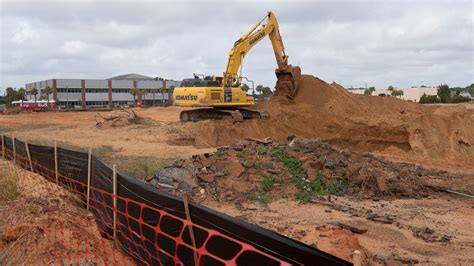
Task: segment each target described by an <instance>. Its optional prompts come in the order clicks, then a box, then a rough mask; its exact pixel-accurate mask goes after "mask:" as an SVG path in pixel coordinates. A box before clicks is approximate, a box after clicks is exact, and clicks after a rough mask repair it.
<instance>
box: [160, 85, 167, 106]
mask: <svg viewBox="0 0 474 266" xmlns="http://www.w3.org/2000/svg"><path fill="white" fill-rule="evenodd" d="M159 91H160V93H161V105H163V102H164V100H165V92H166V91H167V89H166V87H161V88H159Z"/></svg>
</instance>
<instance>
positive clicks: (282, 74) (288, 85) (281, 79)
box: [275, 65, 301, 99]
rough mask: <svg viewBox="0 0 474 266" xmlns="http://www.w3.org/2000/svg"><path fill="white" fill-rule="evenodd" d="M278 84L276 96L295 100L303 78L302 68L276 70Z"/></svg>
mask: <svg viewBox="0 0 474 266" xmlns="http://www.w3.org/2000/svg"><path fill="white" fill-rule="evenodd" d="M275 74H276V76H277V84H276V87H275V88H276V90H275V95H276V96H286V97H288V98H289V99H293V98H294V97H295V96H296V94H297V93H298V83H299V81H300V78H301V68H300V67H299V66H291V65H290V66H288V67H287V68H284V69H276V70H275Z"/></svg>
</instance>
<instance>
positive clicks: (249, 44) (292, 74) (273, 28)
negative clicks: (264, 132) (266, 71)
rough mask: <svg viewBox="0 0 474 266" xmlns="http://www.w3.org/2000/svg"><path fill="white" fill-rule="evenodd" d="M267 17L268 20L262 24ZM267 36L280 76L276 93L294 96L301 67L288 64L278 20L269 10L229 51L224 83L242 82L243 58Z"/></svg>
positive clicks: (227, 84) (230, 84) (278, 75)
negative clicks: (240, 70)
mask: <svg viewBox="0 0 474 266" xmlns="http://www.w3.org/2000/svg"><path fill="white" fill-rule="evenodd" d="M265 19H266V20H267V22H266V23H265V24H262V22H263V21H264V20H265ZM266 36H268V37H269V38H270V41H271V43H272V47H273V52H274V53H275V58H276V61H277V65H278V68H277V69H276V71H275V73H276V75H277V77H278V82H277V91H276V94H278V95H286V96H287V97H289V98H293V97H294V96H295V94H296V92H297V87H298V80H299V78H300V76H301V70H300V68H299V67H293V66H291V65H289V64H288V56H287V55H286V54H285V47H284V45H283V41H282V38H281V35H280V30H279V26H278V21H277V19H276V17H275V15H274V14H273V13H272V12H268V14H267V16H265V18H264V19H262V20H261V21H259V22H257V23H256V24H255V25H254V26H253V27H252V28H251V29H250V30H249V31H248V32H247V33H245V34H244V35H243V36H242V37H241V38H240V39H238V40H237V41H236V42H235V44H234V47H233V48H232V49H231V50H230V52H229V59H228V61H227V67H226V71H225V72H224V85H225V86H226V87H231V86H233V85H234V84H235V83H236V82H239V83H240V80H239V78H240V77H239V75H238V71H239V69H240V68H241V65H242V60H243V59H244V57H245V55H247V53H248V52H250V50H251V49H252V48H253V47H254V46H255V45H257V44H258V43H259V42H260V41H261V40H263V39H264V38H265V37H266Z"/></svg>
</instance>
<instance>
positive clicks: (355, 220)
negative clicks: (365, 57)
mask: <svg viewBox="0 0 474 266" xmlns="http://www.w3.org/2000/svg"><path fill="white" fill-rule="evenodd" d="M442 108H445V107H436V109H439V110H438V111H437V112H444V111H443V110H441V109H442ZM446 108H453V107H446ZM456 108H459V107H456ZM466 108H471V106H468V107H466ZM180 110H182V109H181V108H178V107H168V108H150V109H144V110H137V112H138V113H139V115H140V116H142V117H146V118H150V119H152V120H153V121H154V123H153V125H140V124H137V125H135V124H132V125H129V126H126V127H118V128H112V127H111V128H97V127H96V126H95V124H96V122H95V119H94V117H95V115H96V113H94V112H68V113H57V112H52V113H23V114H19V115H0V133H3V134H9V135H10V134H14V135H15V136H16V137H18V138H20V139H23V140H28V141H29V142H31V143H38V144H45V145H46V144H47V145H52V143H53V140H56V141H58V144H59V145H60V146H65V147H73V148H75V149H87V148H89V147H92V148H93V149H94V150H95V151H97V152H100V153H101V154H103V155H104V156H105V157H106V158H108V159H109V160H111V161H114V160H116V161H117V162H118V163H120V162H122V163H123V164H119V168H122V169H123V168H127V167H129V166H130V165H134V164H136V161H135V160H138V159H139V158H143V157H147V158H153V159H154V160H156V161H159V162H161V161H164V162H166V163H169V162H171V161H173V160H174V159H177V158H189V157H190V156H192V155H194V154H202V153H206V152H214V151H215V147H212V145H208V147H203V146H205V145H196V140H195V139H194V136H192V135H190V134H189V133H188V132H187V131H186V130H187V129H189V128H191V130H192V128H193V127H197V126H199V125H200V123H192V124H183V123H180V122H178V114H179V111H180ZM108 114H109V113H108V112H103V113H102V115H104V116H106V115H108ZM209 123H213V122H212V121H207V122H205V124H209ZM216 123H218V124H219V123H222V122H216ZM225 123H226V122H225ZM245 123H247V122H245ZM252 123H254V122H252ZM214 130H219V128H216V129H214ZM212 133H213V132H208V134H210V135H212ZM227 133H229V132H227ZM238 135H240V133H239V134H238ZM219 144H225V143H219ZM342 146H344V145H342ZM347 146H348V147H350V144H348V145H347ZM355 146H356V147H355V149H358V150H361V149H362V150H363V147H361V146H358V145H355ZM368 151H370V152H372V153H376V154H382V155H383V156H385V157H386V158H390V159H394V160H398V161H409V162H414V163H418V164H423V165H425V166H433V167H437V168H438V169H439V168H450V169H452V168H457V169H456V170H457V171H461V172H463V173H471V174H472V173H473V171H472V169H473V167H467V165H466V162H465V161H457V162H456V161H448V162H447V163H446V164H445V166H446V165H447V166H449V167H443V165H442V164H441V163H440V161H439V160H438V159H437V158H434V159H433V160H430V158H429V157H427V156H424V155H420V156H416V154H415V155H414V154H410V155H409V156H406V153H403V152H401V151H400V149H399V148H397V147H387V148H385V149H383V150H373V149H372V150H370V149H369V150H368ZM126 162H128V163H129V165H128V166H127V165H126ZM448 174H449V173H448ZM472 182H474V180H473V181H472ZM195 200H196V201H198V202H201V203H203V204H205V205H206V206H209V207H211V208H215V209H217V210H219V211H222V212H224V213H227V214H230V215H233V216H236V217H239V218H241V219H244V220H247V221H249V222H252V223H256V224H258V225H261V226H263V227H266V228H269V229H271V230H275V231H277V232H279V233H282V234H284V235H288V236H290V237H292V238H295V239H298V240H300V241H302V242H304V243H307V244H309V245H312V246H315V247H317V248H319V249H321V250H323V251H326V252H329V253H332V254H335V255H337V256H340V257H341V258H344V259H347V260H352V257H351V254H352V252H353V251H354V250H355V249H359V250H362V251H364V256H365V261H366V262H368V263H371V264H380V263H382V262H381V261H386V262H387V263H399V262H400V261H402V262H410V260H417V261H418V262H420V263H423V264H433V263H434V264H444V265H448V264H451V262H453V261H455V262H457V263H461V264H468V263H469V262H472V261H473V260H474V255H472V254H474V235H473V232H472V228H473V227H474V224H473V221H474V201H473V200H472V199H470V198H466V197H462V196H456V195H449V194H445V195H442V196H439V195H436V196H433V197H428V199H395V200H377V201H375V200H373V199H367V200H363V199H359V200H357V201H355V200H353V199H352V198H349V197H333V198H332V200H331V202H328V201H327V199H320V200H319V201H315V202H313V203H310V204H306V205H300V204H298V203H297V202H296V201H294V200H284V199H279V200H276V201H274V202H271V203H270V204H268V205H267V206H265V205H261V204H257V203H247V204H244V205H243V206H236V205H234V203H233V202H222V201H215V200H212V199H211V198H208V197H206V195H204V196H198V197H197V198H196V199H195ZM341 206H343V207H342V208H341ZM369 210H370V211H372V212H374V213H380V214H390V215H392V216H393V217H394V222H393V223H392V224H384V223H380V222H375V221H371V220H368V219H366V216H367V213H368V212H369ZM339 222H342V223H347V224H355V225H358V226H362V227H366V228H367V229H368V231H367V232H366V233H364V234H355V233H352V232H351V231H349V230H347V229H343V228H341V227H340V226H338V225H337V223H339ZM427 227H428V228H429V229H432V230H434V233H428V234H427V235H428V237H425V238H426V239H428V240H426V239H423V236H425V234H423V229H424V228H427ZM420 231H421V232H422V233H421V237H420V236H416V232H420ZM444 235H446V236H447V237H449V238H450V239H449V241H442V240H440V239H441V238H442V237H443V236H444ZM430 237H431V238H430ZM432 241H434V242H432ZM377 256H379V259H378V260H376V259H374V257H377Z"/></svg>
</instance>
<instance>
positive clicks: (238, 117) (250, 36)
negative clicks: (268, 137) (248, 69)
mask: <svg viewBox="0 0 474 266" xmlns="http://www.w3.org/2000/svg"><path fill="white" fill-rule="evenodd" d="M264 20H267V21H266V23H263V21H264ZM265 36H268V37H269V38H270V41H271V43H272V47H273V51H274V52H275V57H276V61H277V65H278V68H277V69H276V70H275V73H276V76H277V79H278V81H277V86H276V87H277V90H276V91H275V95H283V96H286V97H288V98H290V99H292V98H293V97H294V96H295V95H296V93H297V89H298V80H299V79H300V76H301V70H300V68H299V67H297V66H291V65H289V64H288V56H287V55H286V54H285V48H284V45H283V41H282V39H281V35H280V30H279V28H278V22H277V19H276V17H275V15H274V14H273V13H272V12H268V14H267V15H266V16H265V18H263V19H262V20H261V21H259V22H257V23H256V24H255V25H254V26H253V27H252V28H251V29H250V30H249V31H248V32H247V33H246V34H244V35H243V36H242V37H241V38H240V39H238V40H237V41H236V42H235V43H234V47H233V48H232V49H231V50H230V52H229V59H228V61H227V67H226V70H225V72H224V76H223V77H217V76H208V77H204V76H203V77H199V76H198V75H195V76H194V78H192V79H185V80H183V82H182V83H181V86H180V87H177V88H175V89H174V92H173V100H174V104H175V105H178V106H183V107H199V108H195V109H191V110H185V111H182V112H181V113H180V120H181V121H199V120H205V119H225V118H231V119H233V120H235V121H242V120H244V119H267V118H269V115H268V113H267V112H264V111H258V110H255V109H252V108H249V107H252V106H254V105H255V102H254V97H253V96H252V95H247V92H246V91H245V90H243V89H242V88H241V86H242V84H243V83H242V82H243V81H244V79H245V77H243V76H242V75H241V73H240V75H239V74H238V71H239V69H240V70H241V64H242V60H243V59H244V57H245V55H247V53H248V52H249V51H250V50H251V49H252V48H253V47H254V46H255V45H257V43H259V42H260V41H261V40H262V39H263V38H264V37H265Z"/></svg>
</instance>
